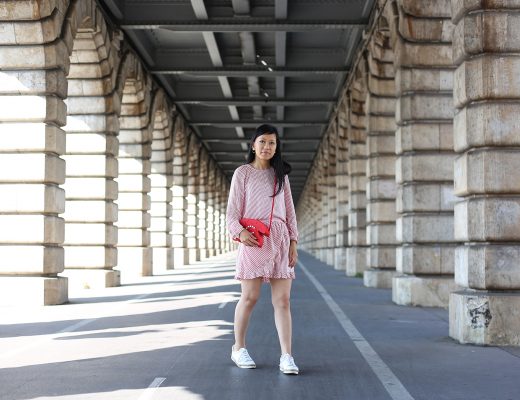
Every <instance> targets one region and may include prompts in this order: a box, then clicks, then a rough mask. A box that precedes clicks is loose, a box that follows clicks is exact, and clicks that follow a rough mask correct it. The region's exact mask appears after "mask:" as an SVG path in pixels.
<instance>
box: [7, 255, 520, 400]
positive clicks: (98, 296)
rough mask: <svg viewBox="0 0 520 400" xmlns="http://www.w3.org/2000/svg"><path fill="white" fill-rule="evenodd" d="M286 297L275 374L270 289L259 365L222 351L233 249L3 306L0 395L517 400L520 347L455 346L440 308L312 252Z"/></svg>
mask: <svg viewBox="0 0 520 400" xmlns="http://www.w3.org/2000/svg"><path fill="white" fill-rule="evenodd" d="M300 260H301V264H300V265H298V267H297V278H296V280H295V281H294V285H293V292H292V310H293V323H294V340H293V355H294V358H295V361H296V363H297V364H298V366H299V367H300V371H301V372H300V375H298V376H286V375H284V374H282V373H281V372H280V371H279V370H278V359H279V355H280V354H279V345H278V339H277V335H276V330H275V327H274V320H273V316H272V306H271V304H270V291H269V286H268V285H264V286H263V291H262V297H261V300H260V302H259V303H258V304H257V307H256V308H255V311H254V313H253V316H252V321H251V325H250V331H249V335H248V339H247V341H248V350H249V352H250V354H251V355H252V356H253V358H254V359H255V361H256V363H257V366H258V368H257V369H254V370H243V369H239V368H237V367H236V366H235V365H234V364H233V363H232V362H231V360H230V359H229V356H230V349H231V345H232V343H233V335H232V333H233V331H232V330H233V325H232V321H233V313H234V305H235V302H236V301H237V299H238V297H239V295H240V293H239V291H240V287H239V285H238V283H237V282H236V281H235V280H234V279H233V261H234V255H233V254H228V255H224V256H220V257H216V258H213V259H211V260H206V261H204V262H200V263H198V264H196V265H192V266H188V267H185V268H183V269H180V270H176V271H172V272H170V273H168V274H167V275H163V276H155V277H147V278H142V279H140V280H139V281H137V282H135V283H133V284H125V285H124V286H121V287H119V288H111V289H103V290H98V291H94V290H89V291H82V292H76V293H73V296H74V297H73V298H71V303H70V304H67V305H62V306H53V307H41V308H0V400H28V399H60V400H62V399H63V400H64V399H67V400H79V399H81V400H84V399H89V400H94V399H95V400H99V399H109V400H118V399H125V400H134V399H135V400H145V399H147V400H151V399H161V400H163V399H164V400H166V399H168V400H187V399H215V400H217V399H218V400H227V399H229V400H235V399H241V400H242V399H246V400H247V399H266V400H268V399H269V400H271V399H349V400H364V399H366V400H389V399H390V400H412V399H415V400H427V399H428V400H441V399H446V400H459V399H460V400H466V399H468V400H469V399H471V400H480V399H482V400H484V399H485V400H517V399H520V350H519V349H515V348H494V347H476V346H463V345H459V344H457V343H455V342H454V341H452V340H451V339H450V338H449V337H448V314H447V311H446V310H443V309H434V308H411V307H400V306H396V305H394V304H393V303H392V302H391V293H390V291H389V290H381V289H368V288H365V287H363V285H362V280H361V279H358V278H347V277H346V276H345V275H344V273H342V272H340V271H334V270H333V269H332V268H331V267H330V266H327V265H325V264H323V263H321V262H319V261H317V260H316V259H314V258H313V257H311V256H310V255H308V254H305V253H303V252H300Z"/></svg>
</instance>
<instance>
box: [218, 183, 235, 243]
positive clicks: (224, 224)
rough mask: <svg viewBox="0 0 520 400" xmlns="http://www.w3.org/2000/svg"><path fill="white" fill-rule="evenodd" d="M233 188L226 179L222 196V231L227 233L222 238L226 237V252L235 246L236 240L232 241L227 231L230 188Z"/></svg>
mask: <svg viewBox="0 0 520 400" xmlns="http://www.w3.org/2000/svg"><path fill="white" fill-rule="evenodd" d="M230 188H231V183H230V182H228V181H227V180H225V181H224V195H223V196H222V200H223V203H222V206H221V208H220V209H221V210H222V211H221V212H220V231H221V232H226V234H225V235H222V238H223V239H224V249H225V251H226V252H228V251H231V250H232V249H233V248H234V244H233V243H235V242H233V243H231V238H230V236H229V234H228V233H227V225H226V207H227V201H228V196H229V189H230Z"/></svg>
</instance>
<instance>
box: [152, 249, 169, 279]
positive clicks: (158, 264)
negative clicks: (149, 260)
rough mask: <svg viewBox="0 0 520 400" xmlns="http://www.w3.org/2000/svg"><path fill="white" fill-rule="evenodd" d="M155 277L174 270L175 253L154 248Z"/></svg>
mask: <svg viewBox="0 0 520 400" xmlns="http://www.w3.org/2000/svg"><path fill="white" fill-rule="evenodd" d="M152 249H153V275H158V274H161V273H164V272H166V271H167V270H169V269H173V251H172V249H170V248H166V247H153V248H152Z"/></svg>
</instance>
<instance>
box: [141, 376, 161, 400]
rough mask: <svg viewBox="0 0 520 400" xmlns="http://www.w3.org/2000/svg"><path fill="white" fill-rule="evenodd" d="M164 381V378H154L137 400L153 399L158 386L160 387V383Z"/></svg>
mask: <svg viewBox="0 0 520 400" xmlns="http://www.w3.org/2000/svg"><path fill="white" fill-rule="evenodd" d="M165 380H166V378H155V379H154V380H153V382H152V383H150V386H148V387H147V388H146V389H145V390H144V392H143V393H142V394H141V396H139V399H138V400H150V399H152V398H153V395H154V394H155V392H156V391H157V389H158V388H159V386H161V385H162V383H163V382H164V381H165Z"/></svg>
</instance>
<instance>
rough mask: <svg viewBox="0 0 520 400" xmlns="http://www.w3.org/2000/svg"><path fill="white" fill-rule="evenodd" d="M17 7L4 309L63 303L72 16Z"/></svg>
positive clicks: (1, 178)
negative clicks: (64, 29)
mask: <svg viewBox="0 0 520 400" xmlns="http://www.w3.org/2000/svg"><path fill="white" fill-rule="evenodd" d="M17 3H19V5H23V7H10V8H9V9H5V8H4V10H3V11H4V12H3V13H2V16H1V17H0V18H1V21H0V31H1V32H2V34H1V35H0V64H1V66H2V71H1V72H0V122H1V124H0V151H1V152H2V154H1V155H0V226H1V227H2V229H0V304H1V305H7V304H10V305H12V304H16V305H19V304H30V305H50V304H62V303H65V302H67V300H68V287H67V278H65V277H62V276H58V274H59V273H61V272H62V271H63V268H64V256H63V254H64V253H63V247H62V244H63V240H64V221H63V219H62V218H60V217H59V216H58V214H61V213H63V212H64V210H65V193H64V190H63V189H62V188H60V186H59V185H61V184H63V183H64V181H65V162H64V161H63V159H62V158H61V156H62V155H63V154H64V153H65V132H64V131H63V130H62V129H61V128H62V127H63V126H64V125H65V123H66V107H65V103H64V101H63V99H64V98H65V97H66V95H67V85H66V79H65V74H66V66H65V64H66V62H65V61H66V59H67V57H68V53H67V49H66V47H65V45H64V44H63V42H61V41H59V40H56V38H57V37H59V35H60V32H61V31H60V27H61V24H60V22H59V19H60V18H63V15H62V14H64V13H65V10H60V12H56V13H54V14H53V11H54V9H50V7H40V5H39V4H37V3H36V2H30V1H19V2H17ZM60 7H61V6H60ZM59 14H61V15H59ZM43 22H45V23H46V24H47V23H48V24H47V25H48V26H47V27H44V25H43ZM55 22H58V23H56V24H55ZM43 42H47V44H45V45H43V44H42V43H43Z"/></svg>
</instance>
